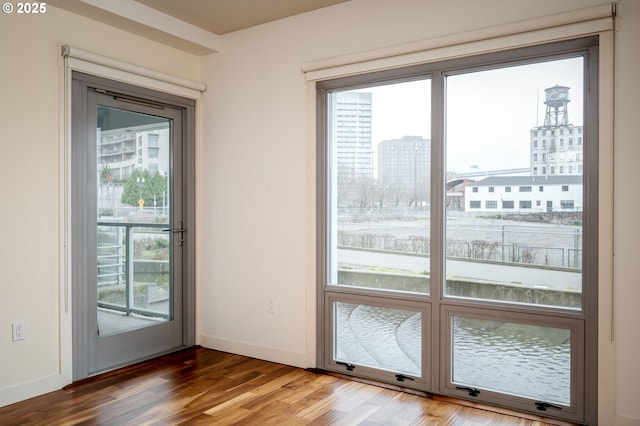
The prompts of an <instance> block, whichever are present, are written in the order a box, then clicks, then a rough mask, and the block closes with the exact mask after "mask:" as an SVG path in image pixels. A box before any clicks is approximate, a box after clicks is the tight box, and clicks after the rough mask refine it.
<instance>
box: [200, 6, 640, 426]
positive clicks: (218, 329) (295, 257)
mask: <svg viewBox="0 0 640 426" xmlns="http://www.w3.org/2000/svg"><path fill="white" fill-rule="evenodd" d="M598 4H609V2H608V1H605V0H567V1H563V2H557V1H555V0H540V1H536V2H531V1H528V0H517V1H513V0H488V1H484V2H475V1H467V0H453V1H447V2H442V1H430V0H395V1H393V2H390V1H385V0H352V1H350V2H347V3H344V4H340V5H337V6H334V7H331V8H326V9H322V10H318V11H316V12H313V13H310V14H306V15H302V16H297V17H293V18H289V19H285V20H281V21H278V22H275V23H271V24H267V25H263V26H260V27H256V28H252V29H248V30H244V31H239V32H236V33H231V34H229V35H226V36H224V40H223V41H224V48H223V51H222V52H221V53H219V54H214V55H210V56H208V57H205V58H204V59H203V71H202V75H203V78H204V79H205V80H206V82H207V84H208V85H209V90H208V91H207V92H206V93H205V95H204V98H203V111H204V115H206V119H205V120H203V123H202V131H203V144H202V146H201V151H200V156H199V163H200V170H201V173H199V179H200V180H199V183H200V185H199V193H198V195H199V197H198V199H199V210H198V215H199V218H200V222H199V226H200V228H199V230H200V233H201V235H202V237H203V238H201V239H200V241H199V246H198V248H199V250H198V255H199V262H198V268H199V272H198V277H199V282H200V293H199V295H198V306H199V309H200V312H202V315H200V316H199V332H200V342H201V343H202V344H203V345H205V346H209V347H214V348H219V349H224V350H230V351H234V352H240V353H243V354H246V355H250V356H256V357H261V358H266V359H272V360H275V361H280V362H286V363H290V364H294V365H299V366H305V367H306V366H312V365H313V362H314V351H315V330H316V328H315V327H316V324H315V322H314V318H315V312H314V310H315V297H316V290H315V274H316V270H315V268H316V264H315V243H316V242H315V226H316V223H315V208H316V206H315V188H316V187H315V185H316V184H315V133H314V129H315V124H314V103H313V96H314V92H313V85H312V84H305V82H304V80H303V75H302V73H301V71H300V67H301V65H302V64H303V63H306V62H313V61H317V60H321V59H325V58H329V57H335V56H340V55H345V54H352V53H358V52H366V51H369V50H372V49H379V48H382V47H387V46H393V45H397V44H402V43H410V42H414V41H418V40H422V39H429V38H434V37H439V36H443V35H448V34H455V33H457V32H461V31H470V30H474V29H478V28H484V27H490V26H493V25H500V24H504V23H509V22H515V21H518V20H522V19H531V18H534V17H538V16H543V15H549V14H553V13H555V12H561V11H568V10H573V9H581V8H585V7H589V6H594V5H598ZM639 9H640V2H635V1H631V0H625V1H623V4H622V5H621V11H622V17H621V19H620V22H621V23H620V30H619V31H618V33H617V34H616V38H617V42H618V48H619V49H618V62H617V70H616V73H617V76H618V81H617V82H616V96H617V99H616V108H617V111H618V120H617V121H616V123H617V125H616V136H617V140H616V144H617V145H616V159H617V161H618V164H616V192H617V193H620V194H621V195H620V196H618V198H617V200H616V202H617V205H616V231H615V232H616V247H617V248H618V252H619V253H621V254H620V255H619V256H617V257H616V259H617V260H616V311H615V312H616V314H615V315H616V319H617V321H616V340H615V344H612V343H610V342H609V334H610V333H609V330H610V318H611V310H610V303H609V299H610V294H611V275H612V274H611V250H610V247H611V239H612V232H611V227H612V225H611V222H612V220H611V218H612V213H611V208H610V207H611V197H610V196H609V195H608V194H609V193H611V182H612V181H611V179H608V180H605V187H604V188H603V191H605V193H606V195H605V196H603V197H602V199H603V200H605V203H606V202H607V200H608V202H609V203H608V204H604V205H603V206H602V208H603V213H602V214H601V219H602V220H601V223H602V230H601V238H602V248H601V255H602V258H601V261H600V263H601V273H600V279H601V281H600V285H601V288H602V290H601V296H602V299H601V302H602V303H601V305H602V306H601V324H600V332H601V335H600V339H601V342H602V343H601V344H600V353H599V356H600V360H599V363H600V364H599V377H600V378H601V385H600V388H599V391H600V392H599V412H600V418H601V422H600V423H601V424H614V421H615V422H616V423H617V424H622V425H626V424H628V425H630V424H639V423H640V405H638V404H637V401H638V400H640V391H638V389H637V387H636V383H638V382H639V380H640V378H639V377H638V374H639V373H638V372H639V371H640V369H639V368H638V367H637V364H636V361H635V360H637V359H640V340H639V339H638V338H637V337H638V332H637V331H635V330H638V329H640V320H639V319H638V318H637V317H636V316H634V315H633V312H634V305H635V303H636V300H639V299H638V297H633V296H638V291H640V290H639V288H640V286H638V285H636V284H637V282H638V280H637V279H636V277H635V274H634V273H633V272H634V271H633V268H632V265H633V259H632V258H633V256H634V250H635V247H636V244H635V243H634V241H637V240H638V236H639V235H638V232H640V231H638V228H639V227H637V226H634V225H635V223H634V220H633V219H634V216H635V214H634V211H638V207H640V206H638V201H637V200H636V198H637V197H633V196H629V194H632V193H633V191H635V190H634V188H635V186H634V184H633V181H634V179H633V177H634V167H633V164H634V163H635V160H634V159H635V158H638V155H637V154H638V150H639V148H638V147H637V146H638V144H637V143H636V142H637V141H635V140H634V139H633V135H634V134H637V132H635V131H634V127H633V123H634V121H637V120H634V119H633V118H632V116H633V114H637V107H636V105H635V102H634V101H635V100H636V99H640V97H639V96H638V95H640V94H639V93H638V85H639V78H638V75H639V73H638V72H637V68H638V64H639V63H640V59H639V57H638V53H637V48H634V47H633V45H634V43H635V44H637V41H638V40H640V37H639V33H638V31H639V30H638V28H639V27H640V10H639ZM463 11H464V12H463ZM607 73H609V75H610V72H609V70H604V72H603V74H605V75H606V74H607ZM605 86H606V85H605ZM623 92H624V95H622V93H623ZM621 110H626V111H621ZM605 114H606V113H605ZM621 117H624V118H625V120H622V119H621ZM604 136H605V137H607V136H608V134H607V133H605V135H604ZM610 141H611V139H610V138H609V139H607V140H606V141H603V142H604V143H603V154H604V157H606V158H609V157H607V155H609V156H610V154H611V149H610V148H611V144H610ZM634 154H635V155H634ZM606 158H605V159H606ZM602 170H603V176H608V174H611V173H612V167H611V164H610V162H609V163H606V162H605V164H603V165H602ZM622 194H626V196H622ZM629 228H630V229H632V230H631V231H630V232H629ZM268 297H273V298H274V299H275V303H276V304H275V307H276V309H275V313H273V314H269V313H267V312H266V300H267V298H268ZM247 313H248V314H249V315H247ZM615 348H617V349H618V351H617V352H614V350H615ZM614 353H615V355H614ZM614 395H615V398H616V399H615V401H614Z"/></svg>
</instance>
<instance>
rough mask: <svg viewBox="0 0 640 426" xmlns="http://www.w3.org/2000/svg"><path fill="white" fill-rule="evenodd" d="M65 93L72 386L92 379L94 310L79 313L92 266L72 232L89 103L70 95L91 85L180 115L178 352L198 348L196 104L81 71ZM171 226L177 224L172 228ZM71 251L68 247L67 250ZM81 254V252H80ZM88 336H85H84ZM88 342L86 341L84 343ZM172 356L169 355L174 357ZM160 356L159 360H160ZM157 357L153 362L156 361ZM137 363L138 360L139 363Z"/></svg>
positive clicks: (66, 292) (72, 77)
mask: <svg viewBox="0 0 640 426" xmlns="http://www.w3.org/2000/svg"><path fill="white" fill-rule="evenodd" d="M65 78H66V80H65V83H66V85H67V87H66V101H67V103H68V104H70V106H67V107H65V112H66V114H67V115H68V116H67V117H66V118H67V122H66V125H67V126H69V127H68V128H69V130H67V135H68V137H67V138H66V139H67V140H66V144H67V146H66V147H65V150H66V152H65V155H64V157H65V165H66V167H65V169H66V172H67V173H66V178H67V179H68V182H67V183H66V185H65V187H66V190H67V191H68V195H67V196H66V197H65V207H66V208H67V209H68V210H67V211H68V213H67V215H66V221H67V223H66V232H65V234H66V238H68V240H69V241H70V246H71V248H70V249H69V248H67V249H66V253H65V254H66V256H67V261H66V267H67V268H68V269H67V270H68V272H67V275H68V277H67V280H65V288H64V306H63V309H64V310H65V312H67V313H69V311H70V314H71V315H70V318H68V321H69V327H70V330H71V331H70V334H71V335H70V337H71V338H70V342H69V343H70V345H69V346H70V348H69V349H70V356H69V358H70V359H69V361H70V363H71V365H70V370H69V372H70V375H71V377H70V381H74V380H78V379H81V378H84V377H87V375H88V361H87V360H88V356H89V355H90V354H88V353H86V350H87V347H88V343H87V342H86V341H84V340H86V330H85V331H80V330H81V329H82V327H83V326H84V324H86V321H85V319H86V315H87V314H88V312H87V311H88V310H89V308H90V307H88V306H86V303H85V306H84V308H85V309H84V311H83V309H81V308H80V307H81V306H82V305H81V304H80V303H81V302H85V301H86V300H87V294H86V292H84V291H83V289H82V286H81V285H80V284H79V283H80V282H81V281H80V280H81V277H82V276H83V274H87V273H90V271H87V270H86V266H87V265H88V263H87V259H86V258H85V257H84V253H85V251H83V250H81V248H82V244H83V243H84V242H83V241H80V240H81V239H80V238H77V237H76V236H74V235H73V232H72V229H73V227H74V226H78V224H79V225H80V226H83V227H84V226H87V223H86V222H87V221H86V218H83V217H78V218H74V213H76V212H78V211H81V210H78V209H82V206H83V205H84V204H83V203H85V202H86V200H83V199H82V197H83V196H84V194H78V191H77V190H76V189H75V186H74V176H76V175H77V172H79V171H85V172H86V169H83V167H85V166H86V165H85V164H82V161H79V162H74V161H73V148H72V142H71V141H72V136H73V133H74V132H77V131H79V129H80V128H79V127H78V123H80V122H82V121H83V120H85V121H86V119H87V118H88V117H86V116H83V117H79V119H78V120H75V118H76V117H74V114H75V115H77V114H78V113H80V114H85V113H86V112H82V111H86V106H87V105H86V103H85V102H86V97H85V96H84V94H83V96H80V95H78V96H76V94H74V93H72V90H71V89H72V85H74V84H78V82H82V83H81V84H82V85H84V86H86V85H87V84H90V85H91V86H93V87H99V88H100V89H104V90H107V91H111V92H116V93H127V94H128V95H130V96H133V97H135V98H141V99H146V100H149V101H152V102H157V103H161V104H165V105H168V106H170V107H172V108H175V109H178V110H180V114H181V119H182V135H181V136H182V139H183V148H182V153H181V154H182V155H181V159H176V161H180V162H181V164H180V165H181V169H182V185H181V187H180V188H174V191H179V192H180V194H181V196H182V199H183V201H182V204H181V208H182V210H183V213H182V222H183V227H184V229H185V230H186V232H185V241H184V244H183V249H182V275H181V277H180V279H181V282H182V345H181V346H180V347H179V348H175V349H173V350H178V349H180V348H184V347H189V346H193V345H194V344H195V340H196V339H195V246H196V244H195V223H196V222H195V107H196V104H195V100H194V99H189V98H185V97H182V96H177V95H173V94H169V93H166V92H162V91H158V90H153V89H149V88H145V87H140V86H137V85H135V84H130V83H125V82H122V81H116V80H111V79H107V78H103V77H98V76H96V75H92V74H86V73H83V72H80V71H72V72H71V73H68V75H66V76H65ZM170 225H171V226H173V225H174V224H170ZM66 246H67V247H68V246H69V244H66ZM79 249H80V250H79ZM83 333H84V334H83ZM82 336H85V337H82ZM173 350H171V351H173ZM156 355H159V354H156ZM156 355H154V356H156ZM136 361H137V360H136Z"/></svg>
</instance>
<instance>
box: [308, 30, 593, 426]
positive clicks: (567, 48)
mask: <svg viewBox="0 0 640 426" xmlns="http://www.w3.org/2000/svg"><path fill="white" fill-rule="evenodd" d="M577 55H581V56H583V57H584V58H585V61H584V72H585V78H584V105H583V110H584V117H583V121H584V128H585V131H584V132H582V135H583V136H584V137H585V142H584V144H583V146H584V150H583V155H584V161H583V164H584V165H585V166H586V167H584V171H585V174H584V176H583V185H584V186H583V188H584V190H583V195H582V197H583V206H584V210H583V232H584V239H583V243H582V247H583V250H584V254H583V260H582V261H583V266H582V280H583V291H582V295H581V297H582V308H581V309H580V310H578V311H576V310H568V309H567V310H564V309H557V308H548V307H544V306H526V307H522V306H513V305H509V304H503V303H499V302H491V303H489V305H490V306H491V307H492V310H493V312H494V313H495V315H498V316H505V318H507V319H509V318H518V317H519V316H521V315H525V316H527V318H529V317H528V316H536V315H546V316H547V318H549V317H551V318H555V321H558V322H557V323H555V324H561V323H563V321H564V323H571V324H573V323H575V322H576V321H577V322H580V323H581V324H582V325H581V330H584V333H583V334H582V336H581V337H579V338H578V340H579V341H583V342H584V344H583V345H582V346H580V347H579V348H576V350H578V351H581V352H582V353H581V354H578V355H579V356H578V358H580V359H581V361H579V362H578V363H577V364H575V365H578V366H579V367H577V368H578V370H579V371H577V370H576V371H577V372H576V373H575V374H574V375H573V376H572V377H574V378H576V379H579V380H577V381H576V380H573V381H572V384H571V386H572V388H575V384H576V383H577V382H580V383H582V384H583V386H581V388H580V389H578V392H579V393H580V395H578V397H577V400H576V403H575V404H572V406H571V407H570V408H568V409H567V410H564V411H563V412H561V413H551V412H541V411H536V410H535V409H531V407H530V405H526V404H522V401H519V402H516V403H513V404H511V403H507V405H509V404H511V407H512V408H516V409H521V410H523V411H528V412H531V413H534V414H537V415H542V416H550V417H556V418H559V419H564V420H570V421H577V422H587V423H588V422H594V421H596V419H597V403H595V402H596V401H597V349H598V346H597V328H598V327H597V316H598V301H597V296H598V294H597V289H598V286H597V279H598V262H597V252H598V208H597V206H598V202H597V200H598V128H599V126H598V117H599V116H598V90H597V88H598V60H599V57H598V36H590V37H584V38H579V39H573V40H565V41H560V42H552V43H546V44H540V45H533V46H528V47H523V48H517V49H509V50H504V51H498V52H493V53H488V54H481V55H472V56H468V57H463V58H457V59H451V60H443V61H440V62H436V63H427V64H419V65H412V66H407V67H404V68H399V69H396V68H394V69H388V70H384V71H377V72H372V73H367V74H361V75H352V76H348V77H339V78H335V79H331V80H324V81H318V82H317V83H316V91H317V92H316V93H317V98H316V99H317V114H318V119H317V137H318V141H319V143H318V144H317V159H318V162H317V183H318V192H317V206H318V222H317V237H318V238H317V241H318V256H317V261H318V274H317V275H318V286H317V291H318V298H317V300H318V313H319V317H318V336H319V340H318V345H317V354H318V358H317V359H318V367H319V368H327V369H329V370H333V369H332V367H333V366H332V365H331V363H330V362H327V358H326V356H325V355H326V353H327V347H330V346H331V343H330V342H331V337H330V334H329V333H327V319H326V315H327V311H326V306H325V303H326V300H327V296H328V295H330V296H331V297H338V298H339V297H351V296H354V297H356V300H357V298H358V297H362V298H365V297H370V296H375V295H374V294H371V293H368V292H367V291H364V290H361V289H346V288H340V287H338V286H334V285H331V283H329V282H328V280H327V278H328V271H327V268H328V263H327V259H328V256H329V255H328V241H327V235H329V234H328V233H327V230H328V229H327V228H328V226H329V224H328V222H327V214H328V213H327V194H328V192H327V191H328V187H327V186H328V182H327V176H328V175H327V173H328V172H329V171H330V170H331V165H330V164H329V158H328V155H327V127H328V124H329V123H328V119H329V118H328V117H327V114H326V108H327V100H326V98H327V95H328V93H330V92H331V91H337V90H347V89H354V90H355V89H358V88H363V87H367V86H374V85H377V84H388V83H394V82H401V81H410V80H413V79H418V78H425V77H427V78H431V79H432V91H431V96H432V109H431V111H432V112H431V117H430V119H431V128H432V135H431V143H432V153H431V158H432V168H431V172H432V176H431V188H432V191H431V205H432V213H431V222H432V235H431V254H432V255H431V258H430V262H431V269H430V271H431V291H430V292H429V295H422V296H420V298H421V300H422V303H425V304H427V305H429V308H430V310H431V313H432V317H431V324H432V327H433V328H432V331H433V333H432V335H433V336H432V337H433V339H432V341H431V342H428V344H430V345H431V346H430V347H428V346H425V348H424V351H425V352H429V353H431V354H432V360H431V374H432V377H433V378H434V379H433V380H432V381H430V380H426V382H427V383H429V382H433V385H432V386H427V387H426V388H423V390H426V391H428V392H434V393H440V394H443V395H449V396H453V397H456V398H461V399H469V400H472V401H482V402H484V403H488V404H496V405H499V406H504V405H505V400H504V399H503V398H502V397H495V398H494V397H490V398H488V399H481V400H479V399H475V398H473V397H468V396H465V395H464V392H461V391H460V390H458V389H451V388H450V387H447V386H446V385H445V383H446V380H444V379H443V378H442V376H441V374H446V372H447V369H446V360H447V354H446V352H442V351H443V350H445V349H446V347H447V345H448V341H447V333H446V332H445V330H446V324H443V321H444V320H443V317H442V315H444V312H445V310H446V309H449V310H450V311H452V312H453V311H455V310H456V309H461V310H462V312H467V313H469V312H471V313H473V312H475V309H477V308H478V307H479V306H480V305H486V304H487V303H486V301H480V303H478V302H476V301H473V300H452V299H449V298H447V297H445V296H443V290H442V277H443V273H444V261H445V257H446V254H445V253H446V252H445V250H444V246H445V241H444V235H443V232H444V229H443V227H444V224H443V223H444V217H445V216H444V206H445V205H446V197H445V194H444V170H443V167H444V166H443V163H444V150H445V147H444V140H443V137H444V136H443V134H444V127H445V125H444V111H443V105H445V104H444V100H445V92H446V88H445V84H444V81H445V80H446V76H448V75H455V74H456V73H466V72H473V71H481V70H488V69H497V68H502V67H509V66H514V65H524V64H528V63H537V62H542V61H546V60H554V59H562V58H565V57H575V56H577ZM545 145H546V140H545V139H542V146H543V147H544V146H545ZM505 192H507V191H506V189H505ZM519 192H522V191H519ZM587 200H588V203H587ZM434 224H435V225H434ZM434 227H436V228H435V232H434ZM587 242H588V244H587ZM438 256H440V258H438ZM385 297H386V298H387V300H390V301H394V302H395V301H397V300H399V299H402V297H401V296H399V295H395V294H392V293H388V294H386V295H385ZM447 312H448V311H447ZM483 312H485V313H486V312H487V311H483ZM551 324H554V323H553V322H551ZM580 339H582V340H580ZM425 368H426V366H425ZM572 368H574V364H572ZM339 372H341V373H344V371H343V370H339ZM347 374H348V373H347ZM365 378H366V376H365ZM381 380H383V381H384V379H381ZM403 386H404V385H403ZM580 391H582V392H580ZM572 398H574V395H573V394H572ZM509 400H510V401H511V402H513V400H512V399H509Z"/></svg>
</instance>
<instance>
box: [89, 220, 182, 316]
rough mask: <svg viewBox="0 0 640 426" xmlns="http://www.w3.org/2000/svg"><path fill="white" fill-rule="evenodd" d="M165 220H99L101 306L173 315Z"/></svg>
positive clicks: (98, 281)
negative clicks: (121, 221) (119, 221)
mask: <svg viewBox="0 0 640 426" xmlns="http://www.w3.org/2000/svg"><path fill="white" fill-rule="evenodd" d="M167 229H168V225H167V224H163V223H114V222H104V221H100V222H98V235H97V240H98V246H97V249H98V250H97V253H98V254H97V286H98V288H97V292H98V306H99V307H102V308H107V309H111V310H115V311H120V312H122V313H124V314H125V315H131V314H138V315H143V316H147V317H153V318H161V319H170V318H171V315H172V308H171V303H170V302H171V299H170V295H171V264H170V262H169V259H170V252H171V248H170V238H171V234H170V233H168V232H165V231H166V230H167Z"/></svg>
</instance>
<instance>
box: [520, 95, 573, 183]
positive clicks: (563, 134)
mask: <svg viewBox="0 0 640 426" xmlns="http://www.w3.org/2000/svg"><path fill="white" fill-rule="evenodd" d="M570 101H571V100H570V98H569V87H567V86H559V85H555V86H553V87H550V88H548V89H545V101H544V103H545V105H546V112H545V118H544V124H543V125H542V126H538V127H534V128H533V129H531V175H533V176H553V175H582V165H583V149H582V126H574V125H572V124H570V123H569V116H568V104H569V102H570Z"/></svg>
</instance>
